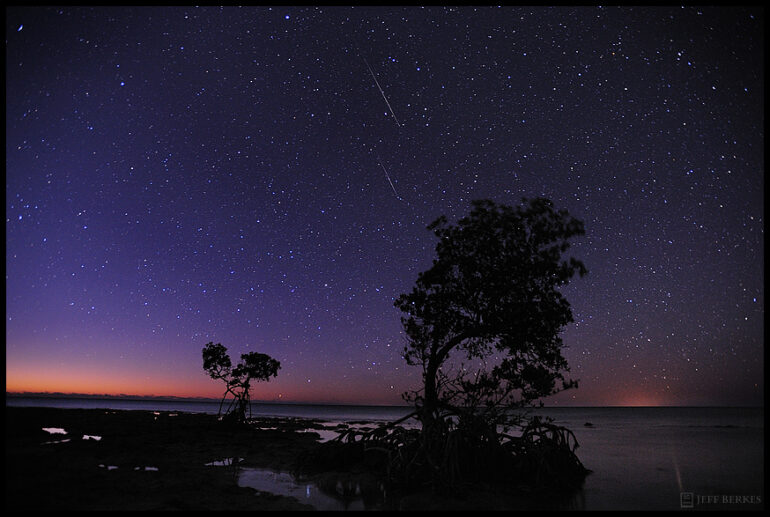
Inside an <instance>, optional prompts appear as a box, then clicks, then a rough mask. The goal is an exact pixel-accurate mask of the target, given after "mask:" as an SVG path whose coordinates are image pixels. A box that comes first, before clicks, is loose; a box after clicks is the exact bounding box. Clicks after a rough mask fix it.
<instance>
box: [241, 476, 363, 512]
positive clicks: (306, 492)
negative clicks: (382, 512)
mask: <svg viewBox="0 0 770 517" xmlns="http://www.w3.org/2000/svg"><path fill="white" fill-rule="evenodd" d="M238 486H244V487H250V488H255V489H257V490H259V491H260V492H270V493H271V494H276V495H283V496H288V497H294V498H295V499H297V500H298V501H299V502H301V503H305V504H309V505H311V506H313V507H314V508H315V509H316V510H320V511H335V510H336V511H339V510H351V511H361V510H365V509H366V508H365V507H364V503H363V500H362V499H361V497H360V496H359V497H355V498H353V499H352V500H350V501H349V502H344V501H341V500H339V499H336V498H334V497H332V496H330V495H327V494H325V493H323V492H322V491H321V489H319V488H318V486H316V485H315V484H314V483H312V482H305V481H298V480H297V479H296V478H295V477H294V476H292V475H291V474H289V473H288V472H280V471H274V470H270V469H258V468H246V467H244V468H241V469H239V475H238Z"/></svg>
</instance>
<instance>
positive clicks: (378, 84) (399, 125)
mask: <svg viewBox="0 0 770 517" xmlns="http://www.w3.org/2000/svg"><path fill="white" fill-rule="evenodd" d="M361 59H363V60H364V63H366V68H368V69H369V73H370V74H372V79H374V84H376V85H377V89H378V90H380V94H381V95H382V98H383V99H385V104H387V105H388V109H389V110H390V114H391V115H393V120H395V121H396V125H397V126H398V127H401V124H399V122H398V119H397V118H396V114H395V113H393V108H391V107H390V103H389V102H388V98H387V97H385V92H384V91H382V88H381V87H380V83H379V81H377V78H376V77H375V76H374V71H372V67H371V66H369V63H368V62H367V61H366V59H364V58H363V57H362V58H361ZM380 165H382V164H380ZM386 174H387V173H386Z"/></svg>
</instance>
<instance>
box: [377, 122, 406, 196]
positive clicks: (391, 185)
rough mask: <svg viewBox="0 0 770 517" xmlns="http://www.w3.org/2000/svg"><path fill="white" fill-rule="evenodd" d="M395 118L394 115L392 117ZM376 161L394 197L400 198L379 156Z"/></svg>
mask: <svg viewBox="0 0 770 517" xmlns="http://www.w3.org/2000/svg"><path fill="white" fill-rule="evenodd" d="M393 118H395V117H393ZM377 163H379V164H380V167H382V170H383V171H384V172H385V177H386V178H388V183H390V188H392V189H393V193H394V194H395V195H396V197H397V198H398V199H399V200H401V196H399V195H398V192H396V187H394V186H393V182H392V181H391V180H390V174H388V170H387V169H386V168H385V166H384V165H383V164H382V162H381V161H380V157H379V156H378V157H377Z"/></svg>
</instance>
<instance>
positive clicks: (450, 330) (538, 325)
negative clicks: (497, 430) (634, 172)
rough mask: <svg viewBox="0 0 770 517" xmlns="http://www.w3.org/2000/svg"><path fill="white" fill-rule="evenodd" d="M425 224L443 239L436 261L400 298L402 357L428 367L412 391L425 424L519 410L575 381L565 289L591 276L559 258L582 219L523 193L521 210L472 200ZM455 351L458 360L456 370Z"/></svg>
mask: <svg viewBox="0 0 770 517" xmlns="http://www.w3.org/2000/svg"><path fill="white" fill-rule="evenodd" d="M428 229H429V230H431V231H433V233H434V234H435V235H436V237H438V239H439V241H438V243H437V244H436V255H437V256H436V258H435V259H434V260H433V265H432V266H431V267H430V268H429V269H428V270H426V271H424V272H422V273H420V274H419V275H418V278H417V282H416V285H415V287H414V288H413V289H412V291H411V292H410V293H406V294H402V295H401V296H400V297H399V298H398V299H397V300H396V301H395V305H396V307H398V308H399V309H401V311H403V312H404V313H405V315H404V316H402V318H401V321H402V324H403V327H404V330H405V333H406V336H407V345H406V347H405V349H404V357H405V359H406V361H407V363H408V364H410V365H420V366H421V367H422V369H423V381H424V382H423V387H422V389H421V390H417V391H416V392H413V393H411V394H407V399H408V400H411V401H414V402H415V403H416V405H417V406H418V408H419V409H420V414H421V419H422V421H423V426H424V427H425V426H426V424H430V423H431V422H433V421H434V420H435V419H437V418H439V417H440V414H441V413H442V412H448V413H455V414H457V413H458V412H461V411H462V410H463V408H468V407H474V408H476V410H478V409H479V408H486V410H488V411H494V410H495V409H500V408H502V409H505V408H511V407H521V406H525V405H529V404H531V403H534V402H535V401H537V400H538V399H539V398H541V397H545V396H548V395H552V394H554V393H556V392H558V391H561V390H563V389H568V388H571V387H574V386H576V381H572V380H567V379H565V378H564V374H563V372H566V371H568V370H569V368H568V365H567V362H566V360H565V359H564V357H563V356H562V354H561V349H562V348H563V343H562V340H561V337H560V336H559V333H560V331H561V330H562V329H563V328H564V327H565V325H567V324H568V323H570V322H571V321H572V311H571V308H570V304H569V303H568V302H567V300H566V299H565V298H564V296H563V295H562V293H561V292H560V291H559V288H560V287H561V286H563V285H565V284H567V283H568V282H569V280H570V279H571V278H572V277H573V276H574V274H575V273H578V274H579V275H580V276H583V275H585V274H586V272H587V271H586V268H585V266H584V265H583V263H582V262H581V261H579V260H576V259H574V258H572V257H570V258H563V257H562V255H563V254H564V252H566V251H567V249H568V248H569V246H570V244H569V240H570V239H572V238H573V237H576V236H579V235H583V234H584V227H583V223H582V222H581V221H579V220H577V219H575V218H573V217H571V216H570V215H569V214H568V213H567V212H566V211H564V210H559V211H557V210H554V208H553V204H552V203H551V201H549V200H547V199H544V198H536V199H532V200H527V199H526V198H525V199H524V202H523V205H522V206H519V207H515V208H514V207H510V206H506V205H499V204H496V203H494V202H493V201H489V200H478V201H474V202H473V207H472V210H471V212H470V214H469V215H468V216H466V217H463V218H462V219H460V220H459V221H458V222H457V224H449V223H448V221H447V218H446V217H444V216H441V217H439V218H438V219H436V220H435V221H434V222H433V223H432V224H431V225H430V226H428ZM450 356H457V357H456V358H458V359H459V361H460V363H461V364H460V366H457V367H456V369H455V370H454V371H450V370H452V368H450V365H449V364H448V360H449V359H450ZM466 361H467V362H470V363H471V364H470V365H469V364H468V363H466ZM471 365H472V366H474V367H471V368H469V366H471Z"/></svg>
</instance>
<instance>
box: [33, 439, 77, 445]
mask: <svg viewBox="0 0 770 517" xmlns="http://www.w3.org/2000/svg"><path fill="white" fill-rule="evenodd" d="M69 441H71V439H70V438H65V439H64V440H53V441H51V442H43V443H41V444H40V445H50V444H52V443H67V442H69Z"/></svg>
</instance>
